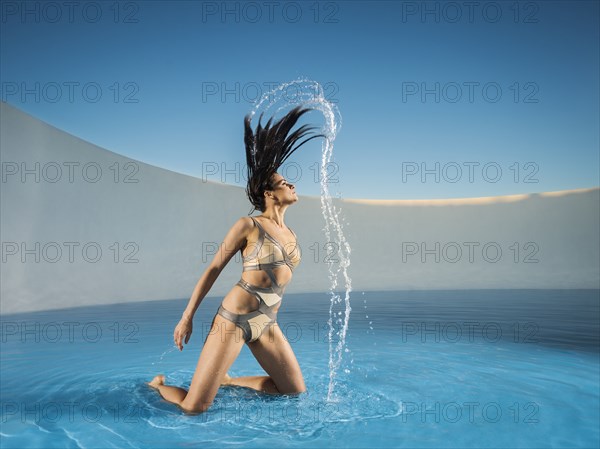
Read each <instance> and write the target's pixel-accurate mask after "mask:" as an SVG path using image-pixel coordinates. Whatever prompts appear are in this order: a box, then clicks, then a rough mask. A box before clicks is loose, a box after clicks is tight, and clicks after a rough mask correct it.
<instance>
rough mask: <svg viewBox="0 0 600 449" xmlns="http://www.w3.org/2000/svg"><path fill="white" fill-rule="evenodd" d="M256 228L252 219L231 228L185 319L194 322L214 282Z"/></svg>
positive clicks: (238, 222)
mask: <svg viewBox="0 0 600 449" xmlns="http://www.w3.org/2000/svg"><path fill="white" fill-rule="evenodd" d="M253 227H254V223H253V222H252V219H251V218H250V217H242V218H240V219H239V220H238V221H236V222H235V224H234V225H233V226H232V227H231V229H230V230H229V232H228V233H227V235H226V236H225V239H224V240H223V243H221V245H220V246H219V250H218V251H217V253H216V254H215V257H214V258H213V260H212V262H211V263H210V265H209V266H208V268H206V271H204V274H203V275H202V277H201V278H200V280H199V281H198V283H197V284H196V287H195V288H194V292H193V293H192V296H191V298H190V301H189V303H188V305H187V307H186V308H185V311H184V312H183V317H182V318H185V319H189V320H192V319H193V317H194V314H195V313H196V310H197V309H198V307H199V306H200V303H201V302H202V300H203V299H204V297H205V296H206V295H207V294H208V292H209V291H210V289H211V287H212V286H213V284H214V282H215V281H216V280H217V278H218V277H219V274H221V271H223V268H225V266H226V265H227V264H228V263H229V261H230V260H231V258H232V257H233V256H234V254H235V253H237V252H238V251H239V250H240V249H242V248H243V247H244V245H245V244H246V239H247V237H248V234H249V233H250V231H251V230H252V228H253Z"/></svg>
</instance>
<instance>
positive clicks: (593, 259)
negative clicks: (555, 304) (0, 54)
mask: <svg viewBox="0 0 600 449" xmlns="http://www.w3.org/2000/svg"><path fill="white" fill-rule="evenodd" d="M0 114H1V129H0V131H1V138H0V139H1V140H0V145H1V147H0V149H1V158H0V159H1V162H2V176H3V178H2V182H1V184H0V187H1V195H0V199H1V205H0V215H1V217H0V219H1V223H0V224H1V228H0V233H1V241H2V263H1V269H2V271H1V274H0V284H1V286H0V295H1V300H0V313H2V314H8V313H15V312H25V311H34V310H43V309H56V308H63V307H72V306H79V305H92V304H110V303H115V302H130V301H145V300H158V299H170V298H173V299H175V298H189V296H190V294H191V292H192V290H193V288H194V286H195V284H196V282H197V280H198V278H199V276H200V275H201V274H202V272H203V270H204V268H205V267H206V266H207V264H208V262H210V260H211V258H212V257H211V249H212V248H214V245H218V244H219V243H220V242H221V241H222V239H223V237H224V236H225V234H226V232H227V231H228V230H229V227H230V226H231V225H232V224H233V223H234V222H235V221H236V220H237V218H239V217H241V216H244V215H247V214H248V212H249V211H250V209H251V206H250V203H249V202H248V200H247V198H246V196H245V193H244V190H243V189H242V188H240V187H237V186H228V185H224V184H220V183H215V182H210V181H208V182H203V181H202V180H200V179H197V178H194V177H190V176H186V175H182V174H178V173H175V172H171V171H169V170H165V169H161V168H158V167H154V166H151V165H148V164H145V163H143V162H139V161H132V160H130V159H128V158H126V157H123V156H121V155H119V154H116V153H113V152H110V151H107V150H105V149H103V148H100V147H98V146H95V145H93V144H91V143H88V142H85V141H83V140H81V139H79V138H77V137H74V136H72V135H70V134H68V133H66V132H63V131H61V130H59V129H56V128H54V127H52V126H50V125H48V124H46V123H44V122H41V121H40V120H38V119H35V118H33V117H31V116H29V115H27V114H25V113H23V112H22V111H20V110H18V109H16V108H14V107H12V106H10V105H8V104H6V103H2V104H1V110H0ZM338 151H341V150H338ZM22 163H24V164H26V167H25V168H27V169H29V170H32V172H33V173H32V174H26V175H25V178H24V180H23V179H22V175H23V170H22V168H23V167H22V165H21V164H22ZM36 163H39V164H40V165H39V169H36V168H35V164H36ZM15 164H16V165H15ZM69 164H71V165H72V166H73V164H77V165H74V170H73V179H72V182H71V180H70V179H69V177H70V173H69V168H68V165H69ZM86 164H91V165H88V171H87V176H88V178H87V179H85V178H84V176H83V171H84V170H83V167H84V166H85V165H86ZM127 164H130V165H127ZM57 165H58V166H60V167H61V169H62V174H61V176H60V178H59V179H58V180H57V181H56V182H49V179H52V178H54V177H55V176H56V174H57V171H56V166H57ZM97 167H100V169H101V170H102V174H101V176H100V177H99V179H98V180H97V181H96V182H92V179H93V178H95V177H96V176H97V172H96V168H97ZM111 167H112V168H111ZM117 167H118V169H117ZM15 168H16V170H17V173H15V174H10V173H11V171H12V170H13V169H15ZM134 170H135V172H134ZM116 172H118V173H119V175H120V176H119V179H117V180H115V179H114V176H115V173H116ZM127 175H130V176H131V177H130V180H137V182H124V181H125V179H124V177H125V176H127ZM36 176H39V180H36V179H35V178H36ZM334 203H335V205H336V207H338V208H341V209H342V214H343V217H344V220H345V222H346V227H345V233H346V236H347V239H348V241H349V243H350V245H351V247H352V255H351V265H350V267H349V274H350V276H351V277H352V287H353V290H354V291H363V290H396V289H462V288H467V289H469V288H599V287H600V285H599V284H600V267H599V264H600V257H599V246H600V245H599V234H600V224H599V223H600V219H599V204H600V199H599V189H598V188H597V187H594V188H590V189H583V190H580V191H567V192H559V193H556V194H538V195H523V196H514V197H496V198H487V199H472V200H445V201H444V200H439V201H429V202H428V201H381V202H377V201H359V200H334ZM255 214H256V213H255ZM286 223H287V224H288V225H289V226H290V227H291V228H292V229H294V231H295V232H296V234H297V235H298V238H299V241H300V246H301V249H302V253H303V260H302V263H301V264H300V266H299V267H298V269H297V270H296V272H295V275H294V280H293V281H292V283H291V284H290V285H289V287H288V289H287V292H288V293H299V292H313V291H327V290H328V288H329V277H328V270H327V264H326V262H325V258H326V255H327V250H326V249H325V244H326V243H327V242H325V237H324V233H323V227H324V224H325V223H324V220H323V218H322V215H321V208H320V199H319V198H315V197H305V196H302V195H300V201H299V202H298V203H297V204H296V205H294V206H293V207H291V208H290V209H289V210H288V213H287V214H286ZM69 242H71V243H69ZM436 242H439V244H440V251H439V252H438V255H439V257H440V259H439V262H436V260H435V257H436V254H435V253H434V254H430V255H428V256H427V257H426V258H425V260H424V261H423V260H422V259H421V254H420V250H419V253H417V254H414V255H409V254H408V252H409V250H411V249H412V248H414V246H413V245H417V247H420V245H421V244H425V245H426V246H427V247H428V248H429V249H434V248H435V244H436ZM466 242H473V243H472V244H471V245H473V246H474V248H475V252H474V255H473V256H474V257H473V262H470V260H469V254H468V243H466ZM528 242H533V245H531V246H530V247H527V246H526V245H527V244H528ZM36 244H37V245H38V248H39V250H38V249H36ZM86 244H88V252H87V256H88V257H89V258H88V259H87V260H86V259H85V258H84V253H83V251H82V250H83V247H84V245H86ZM485 244H491V247H489V248H488V250H489V252H488V253H487V257H488V259H487V260H486V259H485V258H484V255H483V254H482V248H483V246H484V245H485ZM128 245H129V246H128ZM444 245H446V252H444V250H443V248H444ZM476 245H478V246H476ZM488 246H490V245H488ZM57 247H58V248H60V249H61V250H62V254H61V255H60V256H58V257H57V259H56V260H55V261H54V262H52V260H53V259H54V258H55V257H56V256H57V253H56V248H57ZM70 247H71V248H73V249H74V252H73V258H72V260H70V259H71V257H70V254H69V248H70ZM316 247H320V251H318V252H317V251H316ZM457 247H460V248H461V249H462V250H463V254H462V256H461V257H459V258H458V261H456V262H451V259H453V258H454V257H455V256H456V252H455V249H456V248H457ZM511 247H512V248H513V249H511ZM517 247H518V249H519V254H518V256H517V258H518V259H517V261H515V260H514V257H515V251H516V248H517ZM95 248H100V249H101V251H102V254H101V256H100V257H99V258H98V260H96V261H92V259H93V258H94V257H96V251H95ZM117 248H118V253H117ZM403 248H404V253H405V256H406V257H405V259H404V260H403ZM495 248H500V249H501V250H502V255H501V256H500V258H499V260H498V261H497V262H491V259H490V258H493V257H495V255H496V252H495ZM23 249H25V250H26V251H29V252H25V253H24V252H23ZM533 252H535V254H534V255H533V258H534V259H537V260H538V262H536V263H525V262H524V259H525V257H526V256H527V254H531V253H533ZM36 257H39V260H38V261H36ZM130 257H131V258H133V259H137V262H135V263H125V260H128V258H130ZM240 274H241V259H240V257H239V255H237V256H236V257H235V258H234V259H232V262H230V264H229V265H228V266H227V267H226V268H225V270H224V271H223V273H222V274H221V277H220V278H219V279H218V280H217V282H216V283H215V284H214V286H213V288H212V290H211V291H210V293H209V296H222V295H224V294H225V293H226V292H227V291H228V290H229V289H230V288H231V286H232V285H233V284H234V283H235V282H236V281H237V280H238V279H239V277H240ZM340 281H341V279H340Z"/></svg>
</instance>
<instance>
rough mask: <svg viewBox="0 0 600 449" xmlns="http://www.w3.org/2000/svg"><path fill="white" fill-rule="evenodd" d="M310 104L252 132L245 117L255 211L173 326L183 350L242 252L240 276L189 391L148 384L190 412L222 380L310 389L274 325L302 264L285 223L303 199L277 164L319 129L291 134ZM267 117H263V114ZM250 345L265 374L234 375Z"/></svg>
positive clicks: (204, 403) (200, 408)
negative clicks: (207, 300) (204, 304)
mask: <svg viewBox="0 0 600 449" xmlns="http://www.w3.org/2000/svg"><path fill="white" fill-rule="evenodd" d="M310 110H311V109H309V108H303V107H301V106H298V107H295V108H294V109H293V110H291V111H290V112H289V113H288V114H287V115H286V116H284V117H283V118H282V119H281V120H279V121H278V122H276V123H275V124H274V125H273V126H272V127H270V124H271V121H272V120H273V119H270V120H269V121H268V122H267V124H266V125H265V128H264V129H263V128H262V127H261V124H260V119H259V122H258V125H257V128H256V133H253V131H252V128H251V126H250V121H251V117H250V116H246V117H245V119H244V141H245V146H246V159H247V165H248V167H247V168H248V185H247V188H246V193H247V195H248V198H249V200H250V202H251V203H252V205H253V206H254V209H258V210H260V211H261V212H262V214H261V215H258V216H255V217H242V218H240V219H239V220H238V221H237V222H236V223H235V224H234V225H233V226H232V228H231V229H230V230H229V232H228V233H227V235H226V236H225V239H224V240H223V243H222V244H221V246H220V248H219V251H218V252H217V254H216V255H215V257H214V258H213V260H212V262H211V264H210V265H209V267H208V268H207V269H206V271H205V272H204V274H203V275H202V277H201V278H200V280H199V281H198V283H197V285H196V288H195V289H194V292H193V294H192V297H191V298H190V301H189V304H188V306H187V308H186V309H185V311H184V313H183V316H182V318H181V321H180V322H179V324H177V327H176V328H175V331H174V335H173V337H174V340H175V344H176V345H177V346H178V347H179V350H180V351H181V350H182V349H183V344H182V341H185V343H186V344H187V343H188V341H189V339H190V336H191V334H192V320H193V317H194V313H195V312H196V310H197V309H198V306H199V305H200V303H201V301H202V299H204V297H205V296H206V295H207V293H208V292H209V290H210V288H211V287H212V285H213V283H214V282H215V280H216V279H217V277H218V276H219V274H220V273H221V271H222V270H223V268H224V267H225V266H226V265H227V263H228V262H229V261H230V260H231V258H232V257H233V256H234V255H235V254H236V253H237V252H238V251H241V252H242V256H243V272H242V276H241V279H240V280H239V281H238V282H237V284H235V285H234V287H233V288H232V289H231V290H230V291H229V293H228V294H227V295H226V296H225V298H224V299H223V301H222V303H221V305H220V307H219V309H218V311H217V313H216V314H215V316H214V318H213V321H212V325H211V329H210V331H209V333H208V335H207V337H206V340H205V341H204V347H203V348H202V352H201V354H200V358H199V360H198V364H197V366H196V372H195V373H194V377H193V378H192V382H191V385H190V389H189V391H186V390H184V389H182V388H179V387H174V386H169V385H165V384H164V381H165V376H163V375H158V376H156V377H155V378H154V379H153V380H152V381H151V382H149V383H148V385H149V386H151V387H153V388H155V389H157V390H158V391H159V393H160V395H161V396H162V397H163V398H164V399H165V400H167V401H169V402H172V403H174V404H177V405H178V406H179V407H180V408H181V409H183V410H184V411H185V412H187V413H201V412H204V411H206V410H207V409H208V408H209V407H210V406H211V405H212V403H213V400H214V398H215V396H216V395H217V391H218V389H219V387H220V386H221V385H238V386H243V387H248V388H252V389H255V390H258V391H262V392H265V393H273V394H298V393H302V392H304V391H306V386H305V384H304V378H303V377H302V371H301V370H300V366H299V365H298V361H297V360H296V356H295V355H294V352H293V351H292V348H291V346H290V344H289V342H288V341H287V339H286V338H285V336H284V335H283V333H282V331H281V329H280V328H279V326H278V324H277V311H278V309H279V307H280V305H281V300H282V297H283V293H284V290H285V287H286V286H287V284H288V283H289V282H290V280H291V278H292V272H293V270H294V268H295V267H296V266H297V265H298V263H299V262H300V249H299V247H298V244H297V240H296V234H295V233H294V231H292V230H291V229H290V228H289V227H287V226H286V225H285V223H284V216H285V211H286V210H287V208H288V207H289V206H291V205H292V204H294V203H295V202H296V201H298V197H297V195H296V190H295V188H294V185H293V184H290V183H289V182H287V180H286V179H285V178H284V177H283V176H281V175H280V174H279V173H277V169H278V168H279V167H280V166H281V164H283V162H284V161H285V160H286V159H287V158H288V157H289V156H290V155H291V154H292V153H293V152H294V151H296V150H297V149H298V148H299V147H300V146H302V145H303V144H304V143H306V142H307V141H309V140H311V139H314V138H315V137H325V136H323V135H322V134H317V135H313V136H312V137H309V138H307V139H305V140H304V141H303V142H301V143H299V144H298V145H296V146H295V147H294V144H296V143H297V142H298V141H299V140H300V139H301V138H303V137H304V136H305V135H306V134H308V133H309V132H310V131H311V130H313V129H315V128H314V127H308V126H307V125H304V126H302V127H300V128H298V129H297V130H296V131H295V132H294V133H292V134H290V135H289V136H288V133H289V131H290V130H291V129H292V127H293V126H294V125H295V124H296V122H297V121H298V119H299V118H300V116H302V114H304V113H305V112H307V111H310ZM261 119H262V115H261ZM244 343H245V344H247V345H248V347H249V348H250V350H251V351H252V354H253V355H254V356H255V357H256V360H257V361H258V363H259V364H260V365H261V366H262V368H263V369H264V370H265V371H266V373H267V374H268V376H248V377H237V378H232V377H230V376H229V375H228V374H227V371H228V370H229V367H230V366H231V365H232V364H233V362H234V361H235V359H236V358H237V356H238V355H239V353H240V351H241V349H242V346H243V345H244Z"/></svg>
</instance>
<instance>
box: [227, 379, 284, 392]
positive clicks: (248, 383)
mask: <svg viewBox="0 0 600 449" xmlns="http://www.w3.org/2000/svg"><path fill="white" fill-rule="evenodd" d="M222 385H235V386H238V387H247V388H252V389H253V390H257V391H262V392H263V393H272V394H278V393H279V390H278V389H277V387H276V386H275V382H273V379H271V377H270V376H244V377H229V375H227V374H226V375H225V379H224V380H223V384H222Z"/></svg>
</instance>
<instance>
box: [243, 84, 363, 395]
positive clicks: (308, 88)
mask: <svg viewBox="0 0 600 449" xmlns="http://www.w3.org/2000/svg"><path fill="white" fill-rule="evenodd" d="M290 88H292V90H295V91H296V93H295V95H294V96H292V97H290V96H289V91H290ZM265 103H266V104H265ZM298 104H302V105H304V106H307V107H312V108H314V109H316V110H318V111H320V112H321V113H322V114H323V117H324V118H325V124H324V126H323V128H322V129H321V130H320V131H321V133H323V134H324V135H325V136H326V138H325V139H324V141H323V144H322V158H321V170H320V173H321V212H322V214H323V218H324V219H325V228H324V230H325V236H326V241H327V243H328V245H331V244H333V245H334V248H335V249H336V250H338V256H339V258H338V260H337V262H338V265H337V268H334V264H335V262H334V261H332V262H329V263H328V269H329V280H330V282H331V286H330V289H329V294H330V296H331V301H330V306H329V320H328V325H329V333H328V337H329V388H328V392H327V400H328V401H333V400H334V396H333V391H334V389H335V385H336V378H337V373H338V371H339V369H340V367H341V365H342V361H343V355H344V353H345V352H349V350H348V348H346V334H347V331H348V323H349V320H350V311H351V310H352V308H351V307H350V292H351V291H352V282H351V279H350V276H349V275H348V267H349V266H350V245H349V244H348V241H347V240H346V237H345V236H344V232H343V226H342V224H341V223H340V212H341V210H340V209H339V208H338V209H336V207H335V206H334V204H333V200H332V198H331V194H330V192H329V180H328V173H327V168H328V167H329V166H330V164H331V159H332V157H333V142H334V141H335V137H336V135H337V133H338V131H339V130H340V128H341V126H342V117H341V115H340V112H339V110H338V108H337V106H336V105H335V104H332V103H331V102H330V101H328V100H327V99H326V98H325V94H324V91H323V87H322V86H321V85H320V84H319V83H317V82H316V81H312V80H308V79H305V78H299V79H297V80H294V81H291V82H289V83H283V84H280V85H279V86H277V87H276V88H275V89H273V90H271V91H270V92H266V93H265V94H264V95H263V96H262V97H261V99H260V100H259V101H258V102H257V103H256V105H255V106H254V109H253V110H252V111H251V112H250V115H251V117H253V116H254V114H255V113H256V112H257V111H258V110H259V109H261V112H264V113H265V115H275V114H277V113H278V112H279V111H281V110H282V109H284V108H289V107H290V105H298ZM273 110H274V111H273ZM267 111H271V112H270V113H268V112H267ZM340 272H341V275H342V277H343V283H344V290H345V294H344V299H343V304H342V298H341V296H340V295H339V294H338V293H336V289H337V287H338V277H339V275H340ZM339 307H341V308H342V309H343V310H340V311H337V314H336V309H337V308H339ZM336 327H337V328H338V329H337V330H336Z"/></svg>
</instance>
